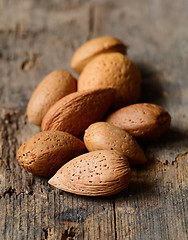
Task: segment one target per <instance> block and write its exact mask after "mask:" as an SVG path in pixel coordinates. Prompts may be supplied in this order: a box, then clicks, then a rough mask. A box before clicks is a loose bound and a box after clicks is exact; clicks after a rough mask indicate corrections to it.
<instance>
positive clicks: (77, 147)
mask: <svg viewBox="0 0 188 240" xmlns="http://www.w3.org/2000/svg"><path fill="white" fill-rule="evenodd" d="M84 151H85V146H84V143H83V142H82V141H81V140H80V139H77V138H76V137H74V136H72V135H71V134H69V133H65V132H58V131H57V132H52V131H45V132H39V133H37V134H36V135H34V136H33V137H32V138H30V139H29V140H28V141H26V142H25V143H24V144H23V145H22V146H21V147H20V148H19V149H18V151H17V159H18V161H19V163H20V165H21V166H22V167H24V168H25V169H26V170H28V171H29V172H31V173H33V174H34V175H38V176H42V177H51V176H53V174H55V172H56V171H57V170H58V169H59V168H60V167H61V166H62V165H63V164H64V163H66V162H67V161H69V160H70V159H72V158H73V157H76V156H78V155H80V154H82V153H84Z"/></svg>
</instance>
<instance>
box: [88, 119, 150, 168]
mask: <svg viewBox="0 0 188 240" xmlns="http://www.w3.org/2000/svg"><path fill="white" fill-rule="evenodd" d="M84 143H85V145H86V148H87V149H88V150H89V151H96V150H116V151H118V152H120V153H121V154H122V155H124V156H125V157H127V158H128V161H129V163H130V165H135V164H143V163H146V161H147V159H146V157H145V155H144V152H143V150H142V149H141V147H140V145H139V144H138V143H137V141H136V140H135V139H134V138H133V137H132V136H131V135H130V134H129V133H127V132H126V131H124V130H122V129H120V128H118V127H115V126H114V125H112V124H110V123H107V122H96V123H93V124H91V125H90V126H89V127H88V128H87V129H86V130H85V134H84Z"/></svg>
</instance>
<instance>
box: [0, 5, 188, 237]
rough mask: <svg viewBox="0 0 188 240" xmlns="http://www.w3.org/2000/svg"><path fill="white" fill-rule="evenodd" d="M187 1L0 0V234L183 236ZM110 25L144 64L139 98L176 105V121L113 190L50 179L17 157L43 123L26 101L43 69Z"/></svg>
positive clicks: (65, 61) (65, 59) (61, 63)
mask: <svg viewBox="0 0 188 240" xmlns="http://www.w3.org/2000/svg"><path fill="white" fill-rule="evenodd" d="M187 23H188V1H187V0H179V1H171V0H165V1H163V0H153V1H150V0H134V1H128V0H127V1H124V0H119V1H113V0H109V1H107V0H106V1H105V0H102V1H99V0H98V1H97V0H93V1H86V0H71V1H68V0H66V1H61V0H56V1H45V0H19V1H18V0H14V1H13V0H0V108H1V109H2V110H1V118H0V134H1V137H0V144H1V145H0V146H1V147H0V240H4V239H6V240H8V239H11V240H12V239H16V240H21V239H23V240H25V239H33V240H38V239H53V240H54V239H55V240H56V239H57V240H64V239H79V240H80V239H92V240H93V239H94V240H96V239H100V240H108V239H109V240H111V239H112V240H116V239H119V240H124V239H131V240H133V239H134V240H139V239H145V240H148V239H149V240H150V239H151V240H159V239H162V240H166V239H170V240H174V239H176V240H184V239H187V235H186V227H187V224H186V219H187V215H188V214H187V205H188V204H187V201H186V192H187V188H186V187H187V185H186V180H187V178H186V176H187V172H186V170H187V160H188V121H187V119H188V107H187V105H188V26H187ZM101 35H113V36H116V37H118V38H120V39H121V40H122V41H124V42H125V43H127V44H128V45H129V51H128V56H129V57H130V58H131V59H132V60H133V61H134V62H135V63H136V64H137V65H138V66H139V68H140V69H141V71H142V76H143V84H142V97H141V99H140V101H141V102H153V103H157V104H160V105H162V106H163V107H165V108H167V109H168V110H169V112H170V114H171V115H172V126H171V129H170V130H169V131H168V132H167V133H166V134H165V135H164V136H163V137H162V138H161V139H159V140H158V141H155V142H153V143H149V144H147V145H146V144H145V145H144V146H143V147H144V150H145V152H146V155H147V157H148V164H147V165H145V166H143V167H138V168H135V169H134V170H133V180H132V182H131V183H130V185H129V187H128V188H127V189H126V190H125V191H123V192H121V193H120V194H118V195H116V196H113V197H108V198H94V197H81V196H76V195H73V194H69V193H65V192H63V191H60V190H57V189H54V188H53V187H51V186H49V185H48V183H47V180H46V179H42V178H39V177H34V176H32V175H31V174H29V173H28V172H26V171H25V170H24V169H22V168H21V167H20V166H19V164H18V162H17V160H16V157H15V155H16V150H17V149H18V147H19V146H20V145H21V144H22V143H23V142H24V141H25V140H27V139H28V138H30V137H31V136H32V135H33V134H34V133H36V132H38V131H39V130H40V129H39V128H37V127H35V126H34V125H32V124H29V123H28V121H27V118H26V116H25V113H24V112H25V109H26V105H27V102H28V100H29V97H30V96H31V94H32V92H33V90H34V88H35V87H36V86H37V84H38V83H39V82H40V81H41V80H42V78H43V77H44V76H45V75H46V74H47V73H49V72H50V71H52V70H54V69H61V68H63V69H67V70H70V71H71V69H70V66H69V63H70V59H71V56H72V54H73V53H74V51H75V49H76V48H77V47H78V46H80V45H81V44H82V43H83V42H85V41H86V40H88V39H90V38H93V37H96V36H101Z"/></svg>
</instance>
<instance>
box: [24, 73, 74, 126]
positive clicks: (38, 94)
mask: <svg viewBox="0 0 188 240" xmlns="http://www.w3.org/2000/svg"><path fill="white" fill-rule="evenodd" d="M75 91H76V79H75V78H73V76H72V75H71V74H70V73H69V72H67V71H65V70H55V71H53V72H51V73H50V74H48V75H47V76H46V77H45V78H44V79H43V80H42V82H41V83H40V84H39V85H38V87H37V88H36V89H35V91H34V92H33V95H32V96H31V99H30V101H29V103H28V106H27V116H28V119H29V121H30V122H31V123H34V124H36V125H38V126H40V124H41V122H42V119H43V117H44V115H45V114H46V113H47V111H48V110H49V108H50V107H51V106H52V105H53V104H54V103H56V102H57V101H58V100H59V99H61V98H62V97H64V96H66V95H67V94H69V93H72V92H75Z"/></svg>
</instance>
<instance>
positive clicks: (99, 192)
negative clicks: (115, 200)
mask: <svg viewBox="0 0 188 240" xmlns="http://www.w3.org/2000/svg"><path fill="white" fill-rule="evenodd" d="M130 179H131V170H130V167H129V163H128V161H127V159H126V158H125V157H123V156H122V155H121V154H120V153H118V152H117V151H110V150H100V151H94V152H89V153H86V154H83V155H81V156H78V157H76V158H74V159H72V160H71V161H69V162H68V163H66V164H65V165H64V166H63V167H61V168H60V169H59V170H58V172H57V173H56V174H55V175H54V176H53V177H52V178H51V179H50V180H49V181H48V183H49V184H51V185H52V186H54V187H56V188H59V189H62V190H64V191H67V192H71V193H75V194H79V195H87V196H108V195H113V194H116V193H118V192H120V191H122V190H123V189H124V188H126V187H127V186H128V184H129V182H130Z"/></svg>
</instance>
